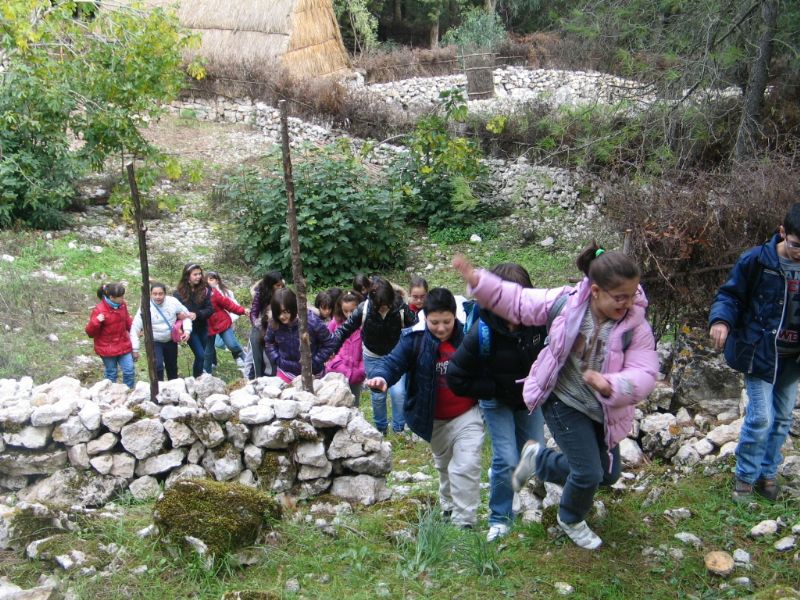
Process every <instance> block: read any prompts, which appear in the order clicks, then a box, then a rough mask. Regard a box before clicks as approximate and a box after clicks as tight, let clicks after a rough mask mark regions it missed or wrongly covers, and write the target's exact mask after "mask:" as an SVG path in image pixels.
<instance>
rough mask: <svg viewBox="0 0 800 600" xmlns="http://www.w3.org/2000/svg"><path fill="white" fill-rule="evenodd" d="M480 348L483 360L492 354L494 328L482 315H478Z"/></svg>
mask: <svg viewBox="0 0 800 600" xmlns="http://www.w3.org/2000/svg"><path fill="white" fill-rule="evenodd" d="M478 350H479V354H480V357H481V358H482V359H483V360H486V359H488V358H489V357H490V356H491V355H492V329H491V328H490V327H489V325H488V323H486V322H485V321H484V320H483V319H481V318H480V317H478Z"/></svg>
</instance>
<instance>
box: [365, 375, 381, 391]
mask: <svg viewBox="0 0 800 600" xmlns="http://www.w3.org/2000/svg"><path fill="white" fill-rule="evenodd" d="M364 385H366V386H367V387H368V388H369V389H371V390H376V391H378V392H385V391H386V389H387V386H386V380H385V379H384V378H383V377H372V378H371V379H367V380H366V381H365V382H364Z"/></svg>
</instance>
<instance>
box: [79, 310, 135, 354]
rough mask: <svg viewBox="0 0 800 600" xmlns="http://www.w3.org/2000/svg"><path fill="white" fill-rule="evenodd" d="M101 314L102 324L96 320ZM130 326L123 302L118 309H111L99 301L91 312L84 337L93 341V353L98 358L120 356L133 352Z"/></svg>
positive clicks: (130, 319) (131, 321) (130, 321)
mask: <svg viewBox="0 0 800 600" xmlns="http://www.w3.org/2000/svg"><path fill="white" fill-rule="evenodd" d="M101 314H102V315H104V320H103V321H102V322H101V321H98V320H97V316H98V315H101ZM132 324H133V319H132V318H131V316H130V314H128V305H127V304H125V303H124V302H123V303H121V304H120V305H119V308H111V306H110V305H109V304H108V303H107V302H106V301H105V300H101V301H100V302H98V303H97V306H95V307H94V310H92V316H91V317H89V323H88V324H87V325H86V335H88V336H89V337H90V338H93V339H94V351H95V352H96V353H97V355H98V356H109V357H110V356H122V355H123V354H127V353H128V352H131V351H132V350H133V348H132V347H131V338H130V334H129V332H130V330H131V325H132Z"/></svg>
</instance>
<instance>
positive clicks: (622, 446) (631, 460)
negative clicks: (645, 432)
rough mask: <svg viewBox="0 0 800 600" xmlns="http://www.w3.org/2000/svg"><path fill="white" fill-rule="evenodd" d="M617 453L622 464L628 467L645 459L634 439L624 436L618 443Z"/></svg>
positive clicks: (636, 464) (636, 465) (634, 465)
mask: <svg viewBox="0 0 800 600" xmlns="http://www.w3.org/2000/svg"><path fill="white" fill-rule="evenodd" d="M619 455H620V458H621V459H622V464H623V465H625V466H629V467H638V466H639V465H641V464H642V463H643V462H644V461H645V456H644V452H642V449H641V448H639V444H637V443H636V440H632V439H631V438H624V439H623V440H622V441H620V443H619Z"/></svg>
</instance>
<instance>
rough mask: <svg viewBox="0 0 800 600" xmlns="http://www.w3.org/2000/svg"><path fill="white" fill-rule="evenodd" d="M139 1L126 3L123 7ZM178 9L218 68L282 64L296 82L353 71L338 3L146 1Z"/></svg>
mask: <svg viewBox="0 0 800 600" xmlns="http://www.w3.org/2000/svg"><path fill="white" fill-rule="evenodd" d="M133 1H134V0H122V3H123V4H130V3H133ZM144 4H145V5H146V6H164V7H166V6H175V5H176V4H177V7H178V18H179V20H180V23H181V25H183V26H184V27H187V28H189V29H191V30H192V31H194V32H195V33H199V34H200V35H201V39H202V41H201V45H200V48H199V49H198V50H196V51H195V52H197V53H198V54H199V55H200V56H202V57H204V58H205V59H206V60H207V62H208V67H209V72H210V73H212V74H213V72H214V70H215V66H228V67H233V66H238V65H253V64H256V65H264V64H277V65H279V66H281V67H283V68H284V69H285V70H287V71H288V72H289V73H290V74H292V75H294V76H296V77H317V76H321V75H330V74H334V73H337V72H340V71H345V70H346V69H348V67H349V63H348V59H347V51H346V50H345V48H344V44H343V43H342V34H341V32H340V31H339V24H338V23H337V22H336V16H335V15H334V13H333V5H332V0H177V2H176V0H144Z"/></svg>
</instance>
